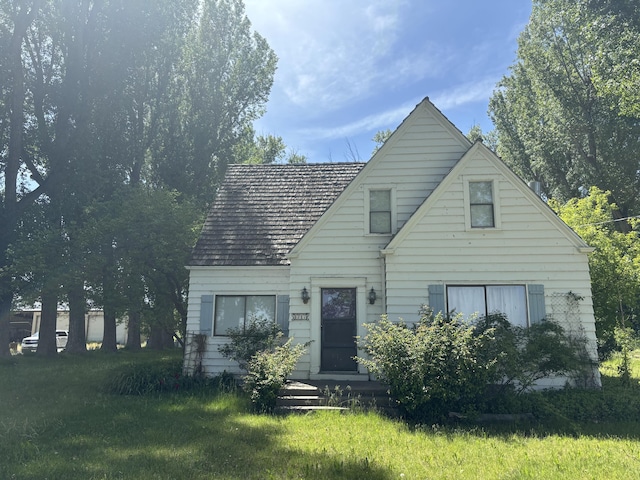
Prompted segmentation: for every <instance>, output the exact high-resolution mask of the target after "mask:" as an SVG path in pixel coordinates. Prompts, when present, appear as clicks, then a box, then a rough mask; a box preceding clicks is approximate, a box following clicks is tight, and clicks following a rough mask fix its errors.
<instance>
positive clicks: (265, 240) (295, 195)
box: [189, 163, 364, 266]
mask: <svg viewBox="0 0 640 480" xmlns="http://www.w3.org/2000/svg"><path fill="white" fill-rule="evenodd" d="M363 165H364V164H362V163H334V164H326V163H325V164H300V165H230V166H229V167H228V169H227V173H226V175H225V178H224V180H223V183H222V185H221V186H220V188H219V190H218V193H217V195H216V199H215V201H214V204H213V206H212V207H211V210H210V212H209V214H208V216H207V219H206V221H205V224H204V227H203V229H202V232H201V234H200V237H199V238H198V241H197V243H196V245H195V247H194V249H193V251H192V254H191V260H190V262H189V265H190V266H268V265H288V259H287V257H286V255H287V254H288V253H289V251H290V250H291V248H292V247H293V246H294V245H296V243H298V241H299V240H300V239H301V238H302V236H303V235H304V234H305V233H306V232H307V231H308V230H309V228H311V226H312V225H313V224H314V223H315V222H316V221H317V220H318V218H320V216H321V215H322V214H323V213H324V212H325V210H326V209H327V208H328V207H329V206H330V205H331V204H332V203H333V202H334V201H335V199H336V198H337V197H338V196H339V195H340V193H341V192H342V191H343V190H344V189H345V187H346V186H347V185H348V184H349V183H350V182H351V181H352V180H353V178H354V177H355V176H356V175H357V174H358V172H360V170H361V169H362V167H363Z"/></svg>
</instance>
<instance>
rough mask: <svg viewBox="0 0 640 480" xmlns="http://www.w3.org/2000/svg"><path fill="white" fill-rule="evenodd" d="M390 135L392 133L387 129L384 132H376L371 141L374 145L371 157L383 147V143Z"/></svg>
mask: <svg viewBox="0 0 640 480" xmlns="http://www.w3.org/2000/svg"><path fill="white" fill-rule="evenodd" d="M392 133H393V132H392V131H391V130H389V129H388V128H387V129H386V130H379V131H377V132H376V134H375V135H374V136H373V138H372V139H371V140H373V142H374V143H375V144H376V146H375V147H373V151H372V152H371V155H372V156H373V155H375V154H376V152H377V151H378V150H380V147H382V145H384V142H386V141H387V140H389V137H390V136H391V134H392Z"/></svg>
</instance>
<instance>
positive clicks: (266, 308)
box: [209, 295, 276, 335]
mask: <svg viewBox="0 0 640 480" xmlns="http://www.w3.org/2000/svg"><path fill="white" fill-rule="evenodd" d="M209 318H211V317H209ZM214 318H215V322H214V335H226V334H227V331H228V330H229V329H230V328H245V327H246V326H247V324H248V323H249V322H251V321H252V320H255V319H266V320H271V321H273V322H275V321H276V297H275V296H274V295H218V296H217V297H216V312H215V317H214Z"/></svg>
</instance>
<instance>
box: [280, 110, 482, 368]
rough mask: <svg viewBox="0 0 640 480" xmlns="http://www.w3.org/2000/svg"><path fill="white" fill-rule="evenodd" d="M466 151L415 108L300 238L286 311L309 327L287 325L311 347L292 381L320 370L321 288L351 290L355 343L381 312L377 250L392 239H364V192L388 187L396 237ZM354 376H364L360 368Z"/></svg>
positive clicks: (448, 129) (436, 118)
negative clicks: (306, 296)
mask: <svg viewBox="0 0 640 480" xmlns="http://www.w3.org/2000/svg"><path fill="white" fill-rule="evenodd" d="M469 146H470V144H469V143H468V142H467V141H466V140H465V139H464V137H463V136H462V135H461V134H460V133H459V132H455V131H454V129H453V127H452V126H451V125H450V124H449V123H448V122H447V121H446V119H444V118H443V117H442V116H441V115H440V114H439V113H438V112H437V111H436V110H435V109H434V108H433V107H432V106H431V105H421V106H419V107H418V108H416V110H415V111H414V112H413V113H412V114H411V116H410V117H408V118H407V120H405V122H404V123H403V124H402V125H401V126H400V127H399V128H398V130H397V131H396V132H395V133H394V134H393V136H392V137H391V139H390V140H389V141H388V142H387V144H385V146H384V147H383V149H382V150H381V151H380V152H379V154H378V155H376V156H375V157H374V158H373V159H372V160H371V161H370V163H369V164H368V165H367V166H366V167H365V168H364V169H363V171H362V172H361V173H360V174H359V175H358V177H357V178H356V179H355V180H354V182H353V183H352V185H351V186H350V187H349V188H347V190H346V191H345V193H344V194H343V196H342V197H340V199H339V200H338V201H337V202H336V204H335V205H334V206H333V207H332V208H331V209H330V210H329V211H328V215H327V214H326V215H325V217H323V218H322V219H321V220H320V222H319V226H320V227H321V228H316V229H314V230H312V231H311V232H310V234H309V235H308V238H305V239H304V240H303V243H302V248H300V249H299V252H298V255H297V256H295V257H294V258H292V260H291V293H290V295H291V313H308V314H309V316H310V317H309V318H310V321H308V322H307V321H292V322H291V324H290V336H293V337H295V338H296V340H298V341H300V342H307V341H312V343H311V345H310V348H309V352H310V353H309V355H308V356H306V357H305V358H304V359H303V360H302V362H300V364H299V371H297V372H296V375H297V376H303V375H304V374H305V372H307V374H309V373H310V375H311V376H313V375H315V374H318V372H319V367H320V305H319V304H320V289H321V288H324V287H349V286H351V287H356V288H357V295H358V311H357V312H358V335H359V336H361V337H362V336H364V335H365V334H366V330H365V329H364V328H363V327H362V324H363V323H364V322H375V321H377V320H378V319H379V318H380V315H382V314H383V313H384V265H383V261H382V258H381V255H380V250H381V249H383V248H384V247H385V246H386V245H387V244H388V242H389V240H390V239H391V235H370V234H368V233H367V232H366V231H365V228H366V224H367V222H366V218H365V216H366V211H367V206H366V203H365V202H368V194H367V192H368V189H369V188H380V187H383V188H384V187H387V188H392V189H394V192H395V206H396V215H395V218H396V225H395V226H394V231H397V230H399V229H400V228H401V227H402V225H404V223H405V222H406V221H407V220H408V219H409V218H410V217H411V215H412V214H413V213H414V212H415V211H416V209H417V208H418V207H419V206H420V205H421V204H422V202H424V200H425V199H426V198H427V196H428V195H429V194H430V193H431V191H433V189H434V188H435V187H436V186H437V185H438V184H439V183H440V181H442V179H443V178H444V177H445V176H446V174H447V173H448V172H449V171H450V170H451V168H452V167H453V166H454V165H455V164H456V162H457V161H458V160H459V159H460V158H461V157H462V156H463V155H464V153H465V152H466V151H467V150H468V149H469ZM303 287H306V288H307V289H308V290H309V292H310V293H311V300H310V301H309V303H308V304H306V305H304V304H303V303H302V301H301V300H300V291H301V290H302V288H303ZM372 287H373V288H374V289H375V291H376V293H377V296H378V300H377V301H376V303H375V304H374V305H370V304H369V302H368V301H367V294H368V292H369V290H370V289H371V288H372ZM415 305H419V302H416V303H415ZM416 312H417V307H416ZM360 373H362V374H364V373H366V372H365V370H363V369H361V372H360Z"/></svg>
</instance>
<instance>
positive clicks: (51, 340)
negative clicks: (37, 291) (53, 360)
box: [36, 280, 58, 357]
mask: <svg viewBox="0 0 640 480" xmlns="http://www.w3.org/2000/svg"><path fill="white" fill-rule="evenodd" d="M52 283H53V282H51V280H48V285H45V287H44V289H43V290H42V316H41V317H40V330H39V332H40V333H39V338H38V349H37V350H36V354H37V355H39V356H43V357H52V356H54V355H55V354H56V353H58V349H57V344H56V323H57V317H58V292H57V290H58V289H57V286H56V285H52Z"/></svg>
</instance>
